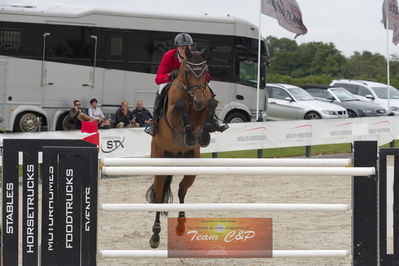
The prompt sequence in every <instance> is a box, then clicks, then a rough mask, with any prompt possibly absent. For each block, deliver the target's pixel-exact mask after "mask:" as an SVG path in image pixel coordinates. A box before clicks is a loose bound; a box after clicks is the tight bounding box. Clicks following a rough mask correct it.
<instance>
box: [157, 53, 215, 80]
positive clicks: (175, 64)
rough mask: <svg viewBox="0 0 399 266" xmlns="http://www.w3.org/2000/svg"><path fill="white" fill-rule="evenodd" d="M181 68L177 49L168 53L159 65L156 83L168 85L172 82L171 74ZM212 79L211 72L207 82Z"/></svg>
mask: <svg viewBox="0 0 399 266" xmlns="http://www.w3.org/2000/svg"><path fill="white" fill-rule="evenodd" d="M179 68H180V62H179V58H178V55H177V49H176V48H175V49H172V50H169V51H167V52H166V53H165V54H164V55H163V57H162V60H161V63H160V64H159V67H158V71H157V76H156V77H155V83H156V84H158V85H160V84H163V83H167V82H169V81H170V79H169V73H170V72H171V71H173V70H175V69H179ZM210 79H211V75H210V74H209V72H208V73H207V75H206V81H207V82H208V81H209V80H210Z"/></svg>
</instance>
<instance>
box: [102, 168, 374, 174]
mask: <svg viewBox="0 0 399 266" xmlns="http://www.w3.org/2000/svg"><path fill="white" fill-rule="evenodd" d="M102 173H103V174H105V175H110V176H111V175H119V176H121V175H244V176H249V175H280V176H283V175H288V176H298V175H306V176H308V175H324V176H369V175H374V174H375V168H373V167H334V168H331V167H221V166H215V167H167V166H157V167H154V166H152V167H151V166H130V167H129V166H113V167H107V166H104V167H103V168H102Z"/></svg>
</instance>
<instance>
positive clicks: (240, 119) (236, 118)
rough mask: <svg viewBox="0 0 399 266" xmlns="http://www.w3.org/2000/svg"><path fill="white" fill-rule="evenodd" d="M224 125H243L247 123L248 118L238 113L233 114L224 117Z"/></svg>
mask: <svg viewBox="0 0 399 266" xmlns="http://www.w3.org/2000/svg"><path fill="white" fill-rule="evenodd" d="M225 121H226V123H244V122H249V121H248V117H247V116H246V115H244V114H243V113H240V112H233V113H230V114H228V115H227V116H226V119H225Z"/></svg>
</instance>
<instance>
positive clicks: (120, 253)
mask: <svg viewBox="0 0 399 266" xmlns="http://www.w3.org/2000/svg"><path fill="white" fill-rule="evenodd" d="M272 254H273V258H326V257H335V258H342V257H347V256H348V255H349V251H348V250H273V251H272ZM99 255H100V256H101V257H102V258H167V257H168V251H167V250H100V251H99Z"/></svg>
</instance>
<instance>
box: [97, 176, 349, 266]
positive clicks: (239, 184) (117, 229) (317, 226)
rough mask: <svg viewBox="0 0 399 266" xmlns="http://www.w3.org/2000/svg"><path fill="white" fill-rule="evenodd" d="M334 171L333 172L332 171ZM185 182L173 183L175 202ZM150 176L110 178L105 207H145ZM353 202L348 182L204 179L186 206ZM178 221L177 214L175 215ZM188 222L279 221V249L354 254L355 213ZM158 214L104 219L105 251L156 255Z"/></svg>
mask: <svg viewBox="0 0 399 266" xmlns="http://www.w3.org/2000/svg"><path fill="white" fill-rule="evenodd" d="M332 170H333V169H332ZM180 180H181V176H175V177H174V179H173V182H172V191H173V195H174V197H175V198H174V202H178V198H177V188H178V182H180ZM151 183H152V177H150V176H138V177H109V178H103V179H101V180H100V183H99V185H100V187H99V199H100V201H101V203H144V202H145V199H144V193H145V192H146V190H147V188H148V186H149V185H150V184H151ZM350 202H351V177H350V176H348V177H346V176H344V177H342V176H333V175H332V176H321V177H318V176H310V177H303V176H290V177H287V176H283V177H280V176H269V177H261V176H210V175H209V176H198V177H197V179H196V181H195V183H194V185H193V187H191V188H190V190H189V191H188V193H187V197H186V203H344V204H349V205H350ZM169 215H170V216H171V217H176V216H177V212H170V213H169ZM186 215H187V217H244V218H245V217H267V218H273V248H274V249H278V250H296V249H346V250H351V211H347V212H339V213H335V212H327V213H322V212H320V213H316V212H308V213H306V212H269V213H261V212H257V213H248V212H245V213H243V212H242V213H240V212H217V213H209V212H186ZM154 217H155V213H148V212H146V213H142V212H104V211H100V213H99V235H98V240H99V242H98V243H99V249H151V248H150V247H149V244H148V240H149V238H150V236H151V232H152V225H153V221H154ZM162 218H163V219H162V221H161V226H162V232H161V244H160V247H159V249H167V237H166V218H165V217H162ZM350 264H351V257H350V256H349V257H346V258H301V259H295V258H275V259H157V258H143V259H136V258H135V259H131V258H130V259H129V258H118V259H103V260H99V263H98V265H229V266H231V265H350Z"/></svg>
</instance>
